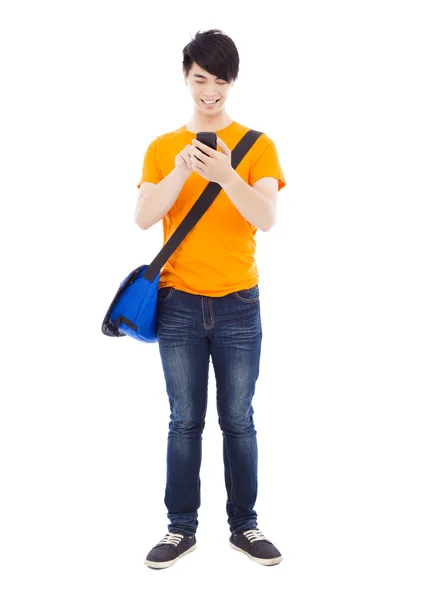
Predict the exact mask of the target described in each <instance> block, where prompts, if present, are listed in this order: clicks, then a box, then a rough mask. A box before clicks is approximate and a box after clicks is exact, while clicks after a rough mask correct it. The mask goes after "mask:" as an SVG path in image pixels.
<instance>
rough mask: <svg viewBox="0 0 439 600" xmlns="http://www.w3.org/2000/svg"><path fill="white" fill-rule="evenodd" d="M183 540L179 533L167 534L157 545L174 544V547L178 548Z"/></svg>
mask: <svg viewBox="0 0 439 600" xmlns="http://www.w3.org/2000/svg"><path fill="white" fill-rule="evenodd" d="M183 538H184V535H181V533H167V534H166V535H165V537H164V538H163V539H161V540H160V542H159V544H174V546H178V544H179V543H180V542H181V540H182V539H183Z"/></svg>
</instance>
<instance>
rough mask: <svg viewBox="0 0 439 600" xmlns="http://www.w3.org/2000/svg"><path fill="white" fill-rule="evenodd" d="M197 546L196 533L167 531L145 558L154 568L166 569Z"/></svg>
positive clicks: (149, 565) (146, 562)
mask: <svg viewBox="0 0 439 600" xmlns="http://www.w3.org/2000/svg"><path fill="white" fill-rule="evenodd" d="M196 547H197V540H196V539H195V534H192V535H182V534H181V533H167V534H166V535H165V537H164V538H162V539H161V540H160V542H159V543H158V544H157V545H156V546H154V548H153V549H152V550H150V552H149V553H148V555H147V557H146V558H145V565H147V566H148V567H151V568H152V569H166V567H171V566H172V565H173V564H174V563H176V562H177V560H178V559H179V558H181V557H182V556H184V555H185V554H189V552H192V550H195V548H196Z"/></svg>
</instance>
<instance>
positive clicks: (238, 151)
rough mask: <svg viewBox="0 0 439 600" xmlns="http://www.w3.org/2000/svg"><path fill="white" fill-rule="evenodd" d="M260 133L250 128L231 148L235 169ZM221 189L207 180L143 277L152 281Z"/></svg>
mask: <svg viewBox="0 0 439 600" xmlns="http://www.w3.org/2000/svg"><path fill="white" fill-rule="evenodd" d="M261 135H262V131H256V130H255V129H250V130H249V131H247V132H246V133H245V134H244V135H243V136H242V138H241V139H240V140H239V142H238V143H237V144H236V146H235V147H234V148H233V150H232V156H231V164H232V167H233V168H234V169H236V167H237V166H238V165H239V163H240V162H241V160H242V159H243V158H244V156H245V155H246V154H247V152H248V151H249V150H250V148H251V147H252V146H253V144H254V143H255V142H256V140H257V139H258V138H259V137H260V136H261ZM221 189H222V188H221V186H220V184H219V183H215V182H214V181H209V183H208V184H207V186H206V187H205V188H204V190H203V192H202V193H201V195H200V197H199V198H198V200H197V201H196V202H195V204H194V205H193V206H192V208H191V209H190V211H189V212H188V214H187V215H186V216H185V218H184V219H183V221H182V222H181V223H180V225H179V226H178V227H177V229H176V230H175V231H174V233H173V234H172V235H171V237H170V238H169V240H168V241H167V242H166V244H165V245H164V246H163V248H162V249H161V250H160V252H159V253H158V254H157V256H156V257H155V258H154V260H153V261H152V262H151V264H150V265H149V266H148V268H147V269H146V270H145V272H144V273H143V277H144V278H145V279H146V280H148V281H149V282H150V283H152V282H153V281H154V279H155V278H156V276H157V274H158V273H159V271H160V269H161V268H162V267H163V265H164V264H165V263H166V261H167V260H169V257H170V256H171V255H172V254H173V253H174V252H175V250H176V249H177V248H178V246H179V245H180V244H181V242H182V241H183V240H184V238H185V237H186V236H187V234H188V233H189V232H190V230H191V229H192V228H193V227H194V226H195V225H196V224H197V223H198V221H199V220H200V219H201V217H202V216H203V215H204V213H205V212H206V210H207V209H208V208H209V206H210V205H211V204H212V202H213V201H214V200H215V198H216V197H217V196H218V194H219V193H220V191H221Z"/></svg>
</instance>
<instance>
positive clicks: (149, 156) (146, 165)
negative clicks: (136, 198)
mask: <svg viewBox="0 0 439 600" xmlns="http://www.w3.org/2000/svg"><path fill="white" fill-rule="evenodd" d="M162 179H163V177H162V174H161V172H160V167H159V164H158V157H157V138H156V139H155V140H153V141H152V142H151V143H150V144H149V146H148V148H147V149H146V152H145V157H144V159H143V166H142V176H141V178H140V181H139V183H138V184H137V187H138V188H140V184H142V183H143V182H145V181H149V182H150V183H158V182H159V181H161V180H162Z"/></svg>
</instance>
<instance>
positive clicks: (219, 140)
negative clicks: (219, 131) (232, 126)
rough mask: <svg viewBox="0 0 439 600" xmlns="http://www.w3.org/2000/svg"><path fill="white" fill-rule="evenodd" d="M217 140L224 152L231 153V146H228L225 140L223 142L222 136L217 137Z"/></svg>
mask: <svg viewBox="0 0 439 600" xmlns="http://www.w3.org/2000/svg"><path fill="white" fill-rule="evenodd" d="M216 142H217V144H218V146H219V147H220V148H221V150H222V152H224V154H231V152H230V150H229V148H228V147H227V146H226V144H225V142H223V140H222V139H221V138H219V137H217V138H216Z"/></svg>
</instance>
